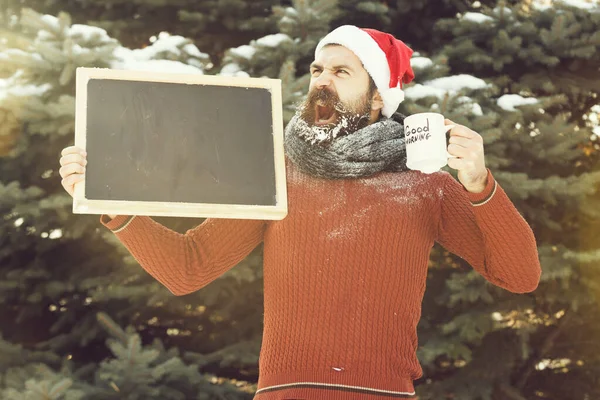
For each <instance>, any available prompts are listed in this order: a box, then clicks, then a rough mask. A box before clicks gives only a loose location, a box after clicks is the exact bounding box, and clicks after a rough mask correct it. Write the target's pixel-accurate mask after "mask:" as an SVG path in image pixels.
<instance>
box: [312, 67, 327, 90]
mask: <svg viewBox="0 0 600 400" xmlns="http://www.w3.org/2000/svg"><path fill="white" fill-rule="evenodd" d="M329 85H331V76H330V75H329V74H328V73H327V72H325V71H323V72H321V74H320V75H319V76H318V77H317V79H316V80H315V86H316V87H317V88H319V89H323V88H325V87H327V86H329Z"/></svg>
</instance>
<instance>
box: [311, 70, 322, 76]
mask: <svg viewBox="0 0 600 400" xmlns="http://www.w3.org/2000/svg"><path fill="white" fill-rule="evenodd" d="M320 72H321V70H320V69H313V71H312V72H311V73H312V74H313V75H316V74H317V73H320Z"/></svg>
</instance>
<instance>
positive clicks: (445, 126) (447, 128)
mask: <svg viewBox="0 0 600 400" xmlns="http://www.w3.org/2000/svg"><path fill="white" fill-rule="evenodd" d="M455 126H456V125H444V133H446V132H448V131H449V130H450V129H452V128H454V127H455ZM446 155H447V156H448V158H456V156H453V155H452V154H450V153H448V150H446Z"/></svg>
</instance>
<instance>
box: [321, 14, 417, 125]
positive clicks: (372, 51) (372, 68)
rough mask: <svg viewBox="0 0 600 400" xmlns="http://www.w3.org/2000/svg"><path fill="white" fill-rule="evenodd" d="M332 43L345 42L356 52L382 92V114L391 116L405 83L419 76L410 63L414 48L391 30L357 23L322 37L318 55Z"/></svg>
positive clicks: (342, 43)
mask: <svg viewBox="0 0 600 400" xmlns="http://www.w3.org/2000/svg"><path fill="white" fill-rule="evenodd" d="M328 44H339V45H342V46H344V47H346V48H348V49H349V50H351V51H352V52H353V53H354V54H356V56H357V57H358V58H359V59H360V60H361V61H362V63H363V65H364V67H365V69H366V70H367V72H368V73H369V75H371V78H373V81H374V82H375V85H376V86H377V89H378V90H379V93H380V94H381V97H382V99H383V109H382V110H381V113H382V114H383V115H385V116H386V117H391V116H392V114H393V113H394V112H396V110H397V109H398V106H399V105H400V103H401V102H402V100H404V92H403V91H402V83H409V82H410V81H412V80H413V79H414V77H415V74H414V72H413V70H412V68H411V66H410V57H411V56H412V53H413V51H412V50H411V49H410V48H409V47H408V46H406V45H405V44H404V43H403V42H402V41H401V40H398V39H396V38H395V37H394V36H392V35H390V34H389V33H384V32H380V31H377V30H375V29H367V28H358V27H356V26H353V25H343V26H340V27H339V28H336V29H334V30H333V31H331V32H330V33H328V34H327V35H326V36H325V37H324V38H323V39H321V41H320V42H319V44H318V45H317V48H316V49H315V58H316V56H317V54H318V53H319V51H321V49H322V48H323V47H325V46H326V45H328Z"/></svg>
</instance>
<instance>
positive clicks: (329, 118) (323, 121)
mask: <svg viewBox="0 0 600 400" xmlns="http://www.w3.org/2000/svg"><path fill="white" fill-rule="evenodd" d="M316 108H317V109H316V112H315V125H327V124H332V123H334V122H335V119H336V117H337V113H336V111H335V109H334V108H333V107H330V106H324V105H321V104H317V106H316Z"/></svg>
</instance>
